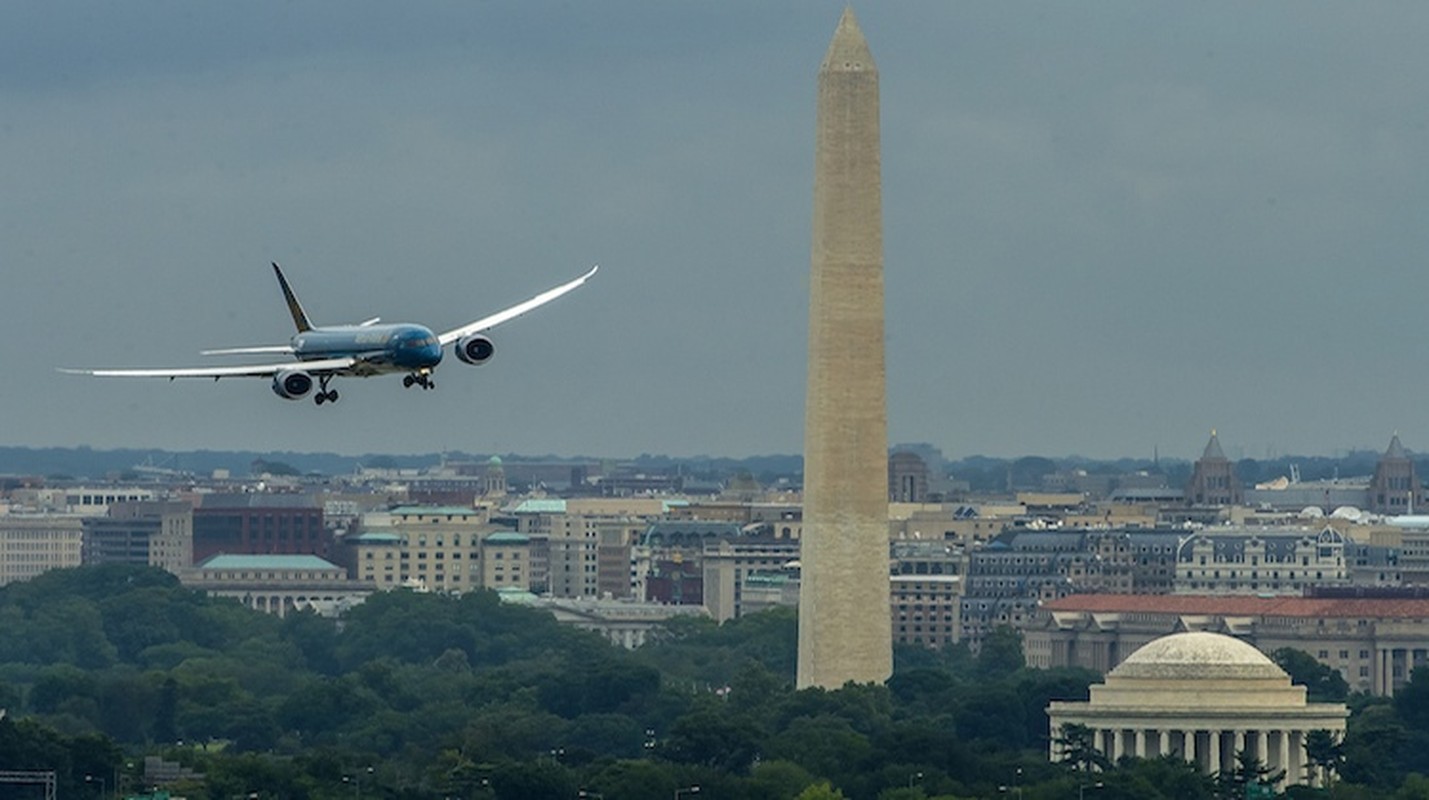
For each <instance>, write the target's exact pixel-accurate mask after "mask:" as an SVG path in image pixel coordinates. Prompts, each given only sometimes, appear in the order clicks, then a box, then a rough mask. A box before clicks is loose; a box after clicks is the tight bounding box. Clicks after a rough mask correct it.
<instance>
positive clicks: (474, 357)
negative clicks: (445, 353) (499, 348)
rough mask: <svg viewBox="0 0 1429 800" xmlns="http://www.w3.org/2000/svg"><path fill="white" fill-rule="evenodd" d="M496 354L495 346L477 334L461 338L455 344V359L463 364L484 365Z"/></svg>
mask: <svg viewBox="0 0 1429 800" xmlns="http://www.w3.org/2000/svg"><path fill="white" fill-rule="evenodd" d="M495 352H496V345H494V344H492V343H491V340H490V339H488V338H486V337H485V336H482V335H481V334H479V333H473V334H472V335H470V336H463V337H462V338H460V339H458V340H457V343H456V357H457V358H459V359H461V362H462V363H463V364H485V363H486V362H487V361H490V360H491V356H492V354H494V353H495Z"/></svg>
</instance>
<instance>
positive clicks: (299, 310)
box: [273, 261, 313, 333]
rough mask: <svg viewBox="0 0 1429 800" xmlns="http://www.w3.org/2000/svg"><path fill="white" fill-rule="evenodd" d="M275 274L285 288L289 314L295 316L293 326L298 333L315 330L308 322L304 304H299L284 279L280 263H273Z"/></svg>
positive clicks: (284, 292)
mask: <svg viewBox="0 0 1429 800" xmlns="http://www.w3.org/2000/svg"><path fill="white" fill-rule="evenodd" d="M273 272H274V274H276V275H277V276H278V285H279V286H281V287H283V299H284V300H286V301H288V312H289V313H290V314H292V315H293V324H294V325H296V326H297V327H298V333H305V332H307V331H310V330H312V329H313V326H312V323H310V322H308V314H307V312H306V311H303V305H302V303H299V302H298V296H297V295H295V294H293V289H292V287H291V286H289V285H288V279H287V278H284V277H283V269H282V267H279V266H278V262H276V261H274V262H273Z"/></svg>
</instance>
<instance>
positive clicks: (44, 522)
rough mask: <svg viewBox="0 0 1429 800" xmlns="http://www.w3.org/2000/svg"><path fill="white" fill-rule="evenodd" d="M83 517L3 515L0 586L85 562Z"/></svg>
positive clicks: (1, 525) (1, 516) (0, 531)
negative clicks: (83, 558)
mask: <svg viewBox="0 0 1429 800" xmlns="http://www.w3.org/2000/svg"><path fill="white" fill-rule="evenodd" d="M83 544H84V527H83V517H81V516H79V515H77V514H0V586H4V585H6V584H9V583H14V582H15V581H25V580H29V579H30V578H33V577H35V576H36V575H39V574H41V573H43V572H48V571H49V570H52V569H62V568H64V567H77V566H79V565H80V563H81V562H82V553H83Z"/></svg>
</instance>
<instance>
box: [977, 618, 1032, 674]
mask: <svg viewBox="0 0 1429 800" xmlns="http://www.w3.org/2000/svg"><path fill="white" fill-rule="evenodd" d="M1026 665H1027V661H1026V659H1025V658H1024V657H1023V655H1022V633H1021V632H1020V631H1018V630H1017V629H1016V628H1014V627H1012V626H1011V625H999V626H997V627H996V628H993V629H992V630H991V631H989V632H988V634H987V636H984V637H983V640H982V648H981V650H979V652H978V656H977V671H978V674H980V675H983V676H998V677H1000V676H1006V675H1011V674H1012V673H1014V672H1016V671H1018V670H1020V669H1022V668H1023V667H1025V666H1026Z"/></svg>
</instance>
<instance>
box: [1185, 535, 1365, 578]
mask: <svg viewBox="0 0 1429 800" xmlns="http://www.w3.org/2000/svg"><path fill="white" fill-rule="evenodd" d="M1349 582H1350V569H1349V566H1348V565H1347V563H1346V559H1345V538H1344V536H1342V535H1341V534H1340V532H1339V531H1337V530H1335V529H1334V528H1332V527H1329V526H1325V527H1322V528H1300V529H1294V528H1291V529H1284V528H1265V529H1258V530H1246V529H1227V528H1206V529H1204V530H1199V531H1196V532H1195V533H1193V534H1192V535H1191V536H1189V537H1188V538H1187V539H1186V540H1185V541H1184V542H1182V544H1181V546H1180V548H1179V550H1178V551H1177V554H1176V587H1175V591H1176V592H1178V593H1181V594H1261V593H1269V594H1293V595H1298V594H1302V593H1303V592H1304V591H1305V589H1306V588H1308V587H1311V586H1345V585H1348V584H1349Z"/></svg>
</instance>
